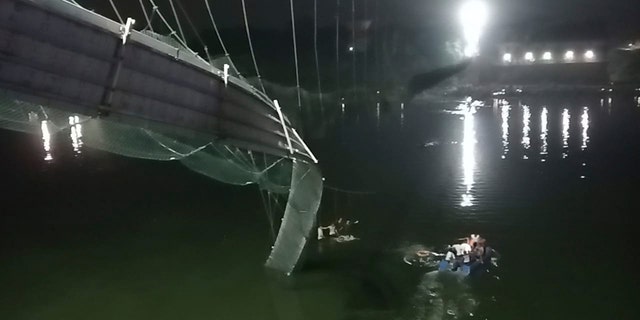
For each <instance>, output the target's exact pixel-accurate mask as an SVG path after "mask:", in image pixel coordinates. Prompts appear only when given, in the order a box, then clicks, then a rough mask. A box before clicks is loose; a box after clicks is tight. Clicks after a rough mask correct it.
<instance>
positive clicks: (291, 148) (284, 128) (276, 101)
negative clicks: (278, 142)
mask: <svg viewBox="0 0 640 320" xmlns="http://www.w3.org/2000/svg"><path fill="white" fill-rule="evenodd" d="M273 104H274V105H275V106H276V111H277V112H278V116H279V117H280V123H281V124H282V130H284V136H285V138H287V145H288V147H289V153H291V154H293V147H292V146H291V139H290V138H289V131H287V125H286V124H285V123H284V116H283V115H282V110H281V109H280V104H279V103H278V100H273Z"/></svg>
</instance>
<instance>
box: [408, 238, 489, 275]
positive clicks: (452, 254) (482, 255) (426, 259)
mask: <svg viewBox="0 0 640 320" xmlns="http://www.w3.org/2000/svg"><path fill="white" fill-rule="evenodd" d="M458 240H459V241H461V242H459V243H455V244H452V245H448V246H447V247H446V251H445V252H444V253H438V252H434V251H431V250H427V249H420V250H417V251H415V252H414V254H413V255H409V256H405V257H404V261H405V263H407V264H409V265H413V266H419V267H435V266H438V269H439V270H440V271H446V270H449V271H454V272H455V271H458V270H459V269H462V271H463V272H464V273H472V272H475V271H477V270H480V269H483V268H488V267H489V266H490V265H492V264H495V259H494V258H497V257H498V254H497V252H496V251H495V250H493V249H492V248H491V247H489V246H488V245H487V241H486V239H484V238H482V237H481V236H480V235H479V234H471V235H470V236H468V237H464V238H460V239H458Z"/></svg>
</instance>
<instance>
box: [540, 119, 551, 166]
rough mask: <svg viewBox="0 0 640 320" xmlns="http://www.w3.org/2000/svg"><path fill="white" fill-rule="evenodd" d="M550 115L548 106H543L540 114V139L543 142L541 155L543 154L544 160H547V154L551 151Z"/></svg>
mask: <svg viewBox="0 0 640 320" xmlns="http://www.w3.org/2000/svg"><path fill="white" fill-rule="evenodd" d="M548 115H549V111H548V110H547V108H546V107H543V108H542V113H541V115H540V141H541V142H542V143H541V145H540V155H541V156H542V160H541V161H542V162H544V161H546V160H545V156H546V155H547V154H548V153H549V142H548V141H547V137H548V135H549V119H548Z"/></svg>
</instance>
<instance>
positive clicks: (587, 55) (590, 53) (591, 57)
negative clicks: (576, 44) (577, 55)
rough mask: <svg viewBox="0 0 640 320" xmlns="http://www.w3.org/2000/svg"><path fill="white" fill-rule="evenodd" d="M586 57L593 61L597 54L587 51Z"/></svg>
mask: <svg viewBox="0 0 640 320" xmlns="http://www.w3.org/2000/svg"><path fill="white" fill-rule="evenodd" d="M584 57H585V59H587V60H593V59H595V57H596V54H595V53H594V52H593V50H587V52H585V53H584Z"/></svg>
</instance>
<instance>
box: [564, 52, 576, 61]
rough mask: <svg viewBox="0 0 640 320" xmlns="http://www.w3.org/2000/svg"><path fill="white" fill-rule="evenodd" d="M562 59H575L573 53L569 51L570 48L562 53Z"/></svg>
mask: <svg viewBox="0 0 640 320" xmlns="http://www.w3.org/2000/svg"><path fill="white" fill-rule="evenodd" d="M564 59H565V60H567V61H572V60H573V59H575V53H574V52H573V51H571V50H569V51H567V52H566V53H565V54H564Z"/></svg>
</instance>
